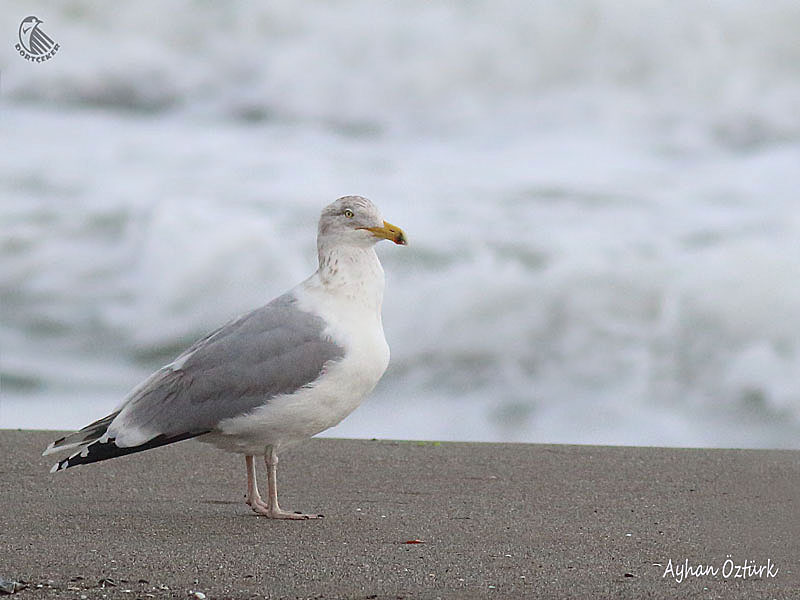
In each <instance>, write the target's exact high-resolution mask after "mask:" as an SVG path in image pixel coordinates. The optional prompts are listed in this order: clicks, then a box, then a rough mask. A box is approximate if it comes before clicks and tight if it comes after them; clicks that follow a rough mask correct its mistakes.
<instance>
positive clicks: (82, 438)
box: [42, 411, 119, 456]
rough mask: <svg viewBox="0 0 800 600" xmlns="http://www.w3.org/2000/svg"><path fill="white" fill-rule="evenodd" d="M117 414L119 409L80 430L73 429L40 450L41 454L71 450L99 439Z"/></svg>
mask: <svg viewBox="0 0 800 600" xmlns="http://www.w3.org/2000/svg"><path fill="white" fill-rule="evenodd" d="M118 414H119V411H117V412H113V413H111V414H110V415H108V416H107V417H103V418H102V419H99V420H97V421H95V422H94V423H90V424H89V425H87V426H86V427H84V428H83V429H81V430H80V431H75V432H73V433H70V434H69V435H66V436H64V437H62V438H60V439H58V440H56V441H55V442H53V443H52V444H50V445H49V446H48V447H47V448H46V449H45V451H44V452H42V456H47V455H48V454H53V453H54V452H61V451H62V450H71V449H72V448H77V447H79V446H86V445H88V444H91V443H92V442H95V441H97V440H99V439H100V438H101V437H103V436H104V435H105V434H106V431H107V430H108V426H109V425H111V421H113V420H114V419H115V418H116V416H117V415H118Z"/></svg>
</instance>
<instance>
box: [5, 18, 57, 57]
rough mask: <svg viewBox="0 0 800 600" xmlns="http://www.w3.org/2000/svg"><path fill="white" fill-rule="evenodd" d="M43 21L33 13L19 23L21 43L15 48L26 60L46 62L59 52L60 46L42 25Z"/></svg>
mask: <svg viewBox="0 0 800 600" xmlns="http://www.w3.org/2000/svg"><path fill="white" fill-rule="evenodd" d="M42 23H44V21H42V20H41V19H40V18H39V17H35V16H33V15H31V16H30V17H25V18H24V19H22V22H21V23H20V24H19V44H16V45H15V46H14V48H15V49H16V50H17V51H18V52H19V54H20V56H21V57H22V58H24V59H25V60H29V61H31V62H44V61H46V60H49V59H51V58H53V56H54V55H55V53H56V52H58V49H59V47H60V46H59V45H58V44H57V43H56V42H54V41H53V38H51V37H50V36H49V35H47V34H46V33H45V32H44V30H43V29H42V28H41V27H40V25H41V24H42Z"/></svg>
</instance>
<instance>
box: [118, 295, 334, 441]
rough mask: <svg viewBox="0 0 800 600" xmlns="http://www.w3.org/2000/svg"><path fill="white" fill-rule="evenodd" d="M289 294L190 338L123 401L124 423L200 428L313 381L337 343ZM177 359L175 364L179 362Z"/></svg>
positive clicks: (169, 429) (156, 428)
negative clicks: (171, 360) (168, 362)
mask: <svg viewBox="0 0 800 600" xmlns="http://www.w3.org/2000/svg"><path fill="white" fill-rule="evenodd" d="M324 329H325V322H324V321H323V320H322V319H321V318H320V317H318V316H316V315H313V314H311V313H308V312H304V311H302V310H300V309H299V308H297V301H296V299H295V298H294V296H293V295H292V294H291V293H287V294H284V295H283V296H280V297H278V298H276V299H275V300H273V301H272V302H270V303H269V304H267V305H266V306H263V307H261V308H259V309H257V310H254V311H253V312H250V313H248V314H246V315H244V316H242V317H239V318H238V319H236V320H235V321H232V322H230V323H228V324H227V325H225V326H223V327H221V328H220V329H218V330H216V331H215V332H213V333H211V334H210V335H208V336H207V337H205V338H203V339H202V340H200V341H198V342H197V343H195V344H194V345H193V346H191V347H190V348H189V349H188V350H187V351H186V352H184V353H183V354H181V356H179V357H178V358H177V359H176V360H175V362H174V363H172V365H167V366H166V367H164V368H163V369H161V370H160V371H158V372H157V373H155V374H154V375H153V376H152V377H151V378H150V380H148V381H147V382H145V384H144V385H143V386H142V387H141V388H139V389H137V390H135V391H134V392H133V395H132V396H131V398H130V399H129V400H128V401H127V402H126V403H125V405H124V406H123V407H122V413H126V414H125V415H124V417H125V418H124V422H125V425H126V426H127V427H131V426H132V427H136V428H142V429H144V430H148V431H153V432H157V433H159V434H164V435H168V436H170V435H178V434H181V433H192V432H205V431H209V430H211V429H213V428H214V427H215V426H216V425H217V424H218V423H219V422H220V421H221V420H223V419H227V418H229V417H234V416H238V415H242V414H245V413H247V412H249V411H252V410H253V409H255V408H257V407H259V406H262V405H264V404H266V403H267V402H268V401H269V399H270V398H272V397H274V396H277V395H280V394H289V393H292V392H294V391H296V390H298V389H300V388H302V387H303V386H306V385H308V384H310V383H312V382H313V381H314V380H316V379H317V378H318V377H319V376H320V375H321V373H322V371H323V367H324V366H325V364H326V363H328V362H329V361H335V360H338V359H340V358H341V357H342V356H343V355H344V348H343V347H341V346H339V345H338V344H336V343H335V342H333V340H331V339H330V338H328V337H326V336H325V335H324V333H323V331H324ZM181 363H182V364H181Z"/></svg>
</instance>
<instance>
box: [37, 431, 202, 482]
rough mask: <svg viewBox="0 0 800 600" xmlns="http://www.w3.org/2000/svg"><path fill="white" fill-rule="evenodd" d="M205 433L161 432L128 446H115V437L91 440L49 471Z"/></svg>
mask: <svg viewBox="0 0 800 600" xmlns="http://www.w3.org/2000/svg"><path fill="white" fill-rule="evenodd" d="M205 433H208V431H199V432H187V433H179V434H176V435H163V434H162V435H158V436H156V437H154V438H153V439H151V440H149V441H147V442H145V443H144V444H140V445H138V446H130V447H120V446H117V444H116V439H115V438H111V439H108V440H105V441H100V440H98V441H96V442H92V443H91V444H89V445H88V446H86V447H84V448H83V449H82V450H81V451H80V452H76V453H75V454H73V455H72V456H70V457H69V458H65V459H64V460H61V461H59V462H57V463H56V464H54V465H53V468H51V469H50V472H51V473H55V472H56V471H63V470H64V469H69V468H70V467H77V466H78V465H87V464H89V463H93V462H99V461H101V460H108V459H110V458H117V457H118V456H125V455H126V454H133V453H134V452H144V451H145V450H150V449H152V448H158V447H159V446H165V445H167V444H172V443H175V442H180V441H183V440H188V439H190V438H194V437H197V436H200V435H203V434H205Z"/></svg>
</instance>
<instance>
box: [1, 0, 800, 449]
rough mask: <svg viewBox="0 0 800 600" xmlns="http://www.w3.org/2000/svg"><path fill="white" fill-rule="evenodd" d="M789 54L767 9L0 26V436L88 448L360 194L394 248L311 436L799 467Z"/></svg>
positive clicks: (322, 15) (797, 135)
mask: <svg viewBox="0 0 800 600" xmlns="http://www.w3.org/2000/svg"><path fill="white" fill-rule="evenodd" d="M29 14H32V15H36V16H37V17H39V18H40V19H42V20H43V21H44V23H43V24H42V25H41V27H42V29H43V30H44V31H45V32H46V33H47V34H48V35H49V36H50V37H51V38H53V39H54V40H55V41H56V42H58V43H59V44H60V45H61V48H60V50H59V52H58V53H57V54H56V55H55V57H53V59H52V60H49V61H48V62H46V63H41V64H32V63H29V62H26V61H25V60H23V59H22V58H20V56H19V55H18V54H17V53H16V52H15V51H14V48H13V45H14V43H16V41H17V30H18V27H19V23H20V21H21V20H22V19H23V18H24V17H26V16H28V15H29ZM799 32H800V3H798V2H796V1H795V0H783V1H781V0H775V1H772V2H768V3H764V2H758V1H756V0H752V1H744V0H723V1H720V2H713V3H706V2H696V1H694V0H673V1H672V2H655V1H645V0H642V1H640V2H637V3H634V4H631V3H620V2H616V1H614V0H568V1H559V2H530V1H528V0H500V1H494V2H489V1H465V2H441V1H431V0H425V1H422V0H405V1H403V2H374V1H372V0H343V1H339V2H311V1H304V2H255V1H244V0H240V1H236V2H225V3H222V2H220V3H212V2H208V1H188V0H183V1H175V2H168V3H166V2H157V1H155V0H144V1H139V2H135V3H134V2H127V3H117V2H114V3H112V2H86V1H76V0H71V1H70V0H61V1H59V2H21V1H6V2H4V3H3V6H2V9H0V100H1V102H2V104H1V112H0V144H2V146H0V150H1V152H0V367H1V369H2V371H1V374H0V375H1V377H0V386H1V387H2V396H0V427H14V428H15V427H25V428H58V429H67V428H78V427H80V426H82V425H84V424H86V423H88V422H89V421H91V420H94V419H96V418H98V417H101V416H103V415H105V414H106V413H107V412H108V411H110V410H111V409H112V408H113V407H114V406H115V405H116V404H117V403H118V402H119V401H120V400H121V399H122V398H123V396H124V395H125V394H126V393H127V391H128V390H129V389H130V388H131V387H133V386H134V385H135V384H136V383H137V382H138V381H139V380H140V379H142V378H143V377H144V376H146V375H147V374H149V372H151V371H152V370H154V369H156V368H158V367H159V366H161V365H162V364H164V363H165V362H168V361H170V360H171V359H172V358H173V357H174V356H175V355H176V354H177V353H178V352H179V351H180V350H181V349H182V348H183V347H185V346H186V345H188V344H189V343H190V342H192V341H193V340H194V339H195V338H197V337H199V336H201V335H203V334H205V333H206V332H208V331H210V330H212V329H214V328H216V327H217V326H219V325H220V324H222V323H223V322H225V321H226V320H228V319H230V318H232V317H234V316H236V315H237V314H240V313H242V312H244V311H246V310H248V309H250V308H253V307H255V306H258V305H260V304H263V303H265V302H266V301H268V300H270V299H271V298H272V297H274V296H275V295H277V294H279V293H281V292H283V291H284V290H286V289H287V288H289V287H290V286H292V285H294V284H295V283H297V282H298V281H300V280H301V279H303V278H305V277H306V276H308V275H309V274H310V273H311V272H312V271H313V270H314V269H315V268H316V254H315V233H316V229H315V228H316V221H317V218H318V214H319V211H320V209H321V208H322V207H323V206H324V205H325V204H327V203H328V202H330V201H332V200H334V199H335V198H337V197H339V196H342V195H345V194H362V195H366V196H368V197H370V198H371V199H373V200H374V201H375V202H376V203H377V204H378V205H379V206H380V207H381V209H382V211H383V213H384V216H385V218H386V219H387V220H389V221H391V222H393V223H396V224H398V225H400V226H402V227H403V228H404V229H405V230H406V231H407V233H408V235H409V237H410V241H411V246H410V247H408V248H398V247H393V246H391V245H390V244H382V245H380V246H379V248H378V252H379V254H380V256H381V258H382V261H383V264H384V268H385V270H386V273H387V291H386V298H385V302H384V324H385V330H386V336H387V339H388V340H389V344H390V346H391V348H392V362H391V365H390V367H389V371H388V372H387V374H386V376H385V378H384V379H383V381H382V382H381V383H380V385H379V387H378V388H377V389H376V391H375V393H374V394H373V396H372V397H371V398H370V399H369V400H368V401H367V402H366V403H365V404H364V405H363V406H362V407H361V408H360V409H358V410H357V411H356V412H355V413H354V414H353V415H351V416H350V417H349V418H348V419H347V420H345V421H344V422H343V424H342V425H340V426H339V427H337V428H335V429H334V430H331V431H330V432H329V435H337V436H355V437H366V438H371V437H381V438H387V437H390V438H406V439H409V438H411V439H439V440H452V439H457V440H487V441H488V440H499V441H526V442H568V443H603V444H639V445H674V446H743V447H793V448H800V33H799Z"/></svg>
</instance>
